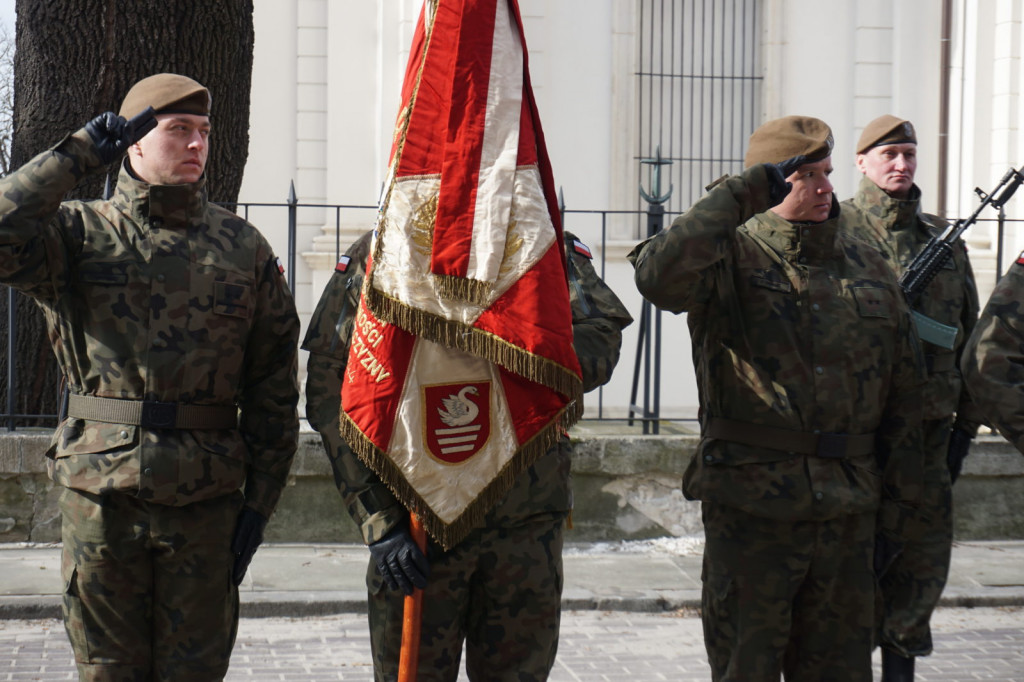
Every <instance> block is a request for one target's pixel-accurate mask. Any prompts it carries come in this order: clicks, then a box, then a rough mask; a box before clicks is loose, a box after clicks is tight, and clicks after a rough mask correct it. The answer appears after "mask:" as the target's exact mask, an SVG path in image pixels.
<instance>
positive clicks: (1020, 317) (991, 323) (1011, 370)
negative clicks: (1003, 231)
mask: <svg viewBox="0 0 1024 682" xmlns="http://www.w3.org/2000/svg"><path fill="white" fill-rule="evenodd" d="M1022 302H1024V253H1021V254H1020V256H1018V257H1017V260H1016V261H1015V262H1014V264H1013V265H1011V266H1010V269H1009V270H1007V271H1006V274H1004V275H1003V276H1002V278H1001V279H1000V280H999V282H998V283H997V284H996V287H995V289H993V290H992V295H991V296H990V297H989V299H988V303H986V304H985V309H984V310H982V311H981V317H980V319H979V320H978V324H977V325H975V327H974V331H973V332H972V333H971V336H970V338H968V340H967V343H966V345H965V346H964V350H963V355H962V357H961V360H960V368H961V369H962V370H963V376H964V383H965V384H966V385H967V389H968V390H969V391H970V393H971V396H972V397H973V398H974V404H975V405H976V406H977V408H978V409H979V410H981V412H982V413H983V414H984V415H985V417H986V419H987V421H988V422H989V423H991V424H992V426H994V427H995V428H997V429H999V433H1000V434H1002V436H1003V437H1004V438H1006V440H1008V441H1010V443H1012V444H1013V446H1014V447H1015V448H1017V449H1018V450H1019V451H1020V452H1021V453H1022V454H1024V409H1022V408H1021V406H1022V405H1024V312H1022V307H1024V303H1022Z"/></svg>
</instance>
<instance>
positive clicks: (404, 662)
mask: <svg viewBox="0 0 1024 682" xmlns="http://www.w3.org/2000/svg"><path fill="white" fill-rule="evenodd" d="M409 534H410V535H412V539H413V541H414V542H415V543H416V546H417V547H419V548H420V551H421V552H423V554H424V555H426V553H427V532H426V530H424V528H423V523H422V522H421V521H420V517H418V516H416V514H413V513H411V512H410V513H409ZM422 622H423V590H421V589H419V588H417V587H414V588H413V590H412V594H410V595H408V596H406V598H405V613H404V614H403V616H402V650H401V652H400V654H399V657H398V682H415V680H416V665H417V663H419V658H420V625H421V624H422Z"/></svg>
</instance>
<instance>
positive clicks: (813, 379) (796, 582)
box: [629, 116, 924, 682]
mask: <svg viewBox="0 0 1024 682" xmlns="http://www.w3.org/2000/svg"><path fill="white" fill-rule="evenodd" d="M832 147H833V138H832V131H831V129H830V128H829V127H828V125H826V124H825V123H824V122H823V121H821V120H819V119H816V118H811V117H806V116H787V117H785V118H780V119H775V120H772V121H768V122H767V123H765V124H764V125H762V126H761V127H759V128H758V129H757V130H755V131H754V133H753V134H752V135H751V137H750V141H749V147H748V150H747V154H746V159H745V165H746V170H744V171H743V172H742V173H741V174H739V175H734V176H730V177H728V178H726V179H724V180H723V181H722V182H720V183H718V184H717V185H716V186H715V187H713V188H712V189H711V190H710V191H709V192H708V193H707V194H706V195H704V196H703V197H702V198H701V199H699V200H698V201H697V202H696V203H695V204H694V205H693V206H692V207H691V208H690V209H689V210H687V211H686V212H685V213H684V214H683V215H681V216H680V217H679V218H677V219H676V220H675V221H674V222H673V223H672V225H671V227H669V228H668V229H666V230H663V231H662V232H660V233H659V234H657V235H655V236H653V237H651V238H650V239H648V240H646V241H644V242H642V243H641V244H639V245H638V246H637V247H636V248H635V249H634V250H633V251H632V253H631V254H630V255H629V258H630V260H631V261H632V262H633V264H634V267H635V268H636V273H635V277H636V284H637V287H638V288H639V290H640V293H641V294H643V296H644V297H645V298H646V299H647V300H649V301H651V302H652V303H653V304H654V305H656V306H658V307H659V308H663V309H665V310H669V311H671V312H674V313H681V312H686V313H687V314H688V317H687V323H688V325H689V328H690V335H691V337H692V341H693V349H694V350H693V360H694V364H695V367H696V374H697V382H698V388H699V396H700V408H701V409H700V425H701V440H700V444H699V447H698V450H697V453H696V455H695V456H694V458H693V460H692V461H691V462H690V464H689V466H688V468H687V470H686V472H685V474H684V477H683V491H684V494H685V495H686V497H687V498H688V499H697V500H701V502H702V506H701V509H702V514H703V521H704V534H705V550H704V568H703V594H702V607H703V608H702V618H703V621H704V640H705V646H706V648H707V652H708V660H709V663H710V665H711V673H712V679H714V680H743V681H744V682H751V681H754V682H757V681H760V680H765V681H767V680H773V681H774V680H778V679H780V675H783V674H784V675H785V678H786V679H787V680H806V681H808V682H809V681H811V680H815V681H820V680H848V681H864V682H868V681H870V680H871V649H872V634H873V633H872V615H873V609H872V607H871V604H872V600H873V596H874V575H873V562H872V560H873V548H874V545H875V536H876V517H879V518H880V519H881V524H880V526H879V528H878V531H879V533H880V535H879V537H880V539H881V541H882V542H883V543H897V542H898V541H899V540H900V538H901V536H902V534H903V532H904V529H903V522H904V520H905V518H906V516H907V514H908V512H909V507H910V506H911V505H912V504H913V503H914V501H915V500H916V497H917V494H918V481H919V478H920V472H921V468H920V467H921V461H920V460H921V450H920V446H921V444H920V420H921V408H920V398H921V391H922V388H923V383H924V372H923V366H922V361H921V359H920V349H919V347H918V343H919V342H918V341H917V338H916V336H915V335H914V334H913V330H912V328H911V322H910V317H909V314H908V310H907V306H906V303H905V302H904V300H903V295H902V293H901V292H900V289H899V287H898V285H897V283H896V279H895V277H894V276H893V274H892V272H891V270H890V268H889V267H888V266H887V264H886V262H885V261H884V259H882V257H881V256H879V255H878V254H877V253H876V252H875V251H874V250H873V249H871V248H870V247H869V246H868V245H867V244H865V243H863V242H860V241H858V240H855V239H853V238H852V237H850V236H849V234H848V233H847V232H846V231H845V230H844V229H842V226H841V223H842V220H843V217H844V214H845V211H843V210H841V209H840V206H839V203H838V202H837V201H836V199H835V197H834V194H833V187H832V184H831V182H830V181H829V175H830V174H831V172H832V158H831V156H832Z"/></svg>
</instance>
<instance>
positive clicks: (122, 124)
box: [85, 111, 132, 165]
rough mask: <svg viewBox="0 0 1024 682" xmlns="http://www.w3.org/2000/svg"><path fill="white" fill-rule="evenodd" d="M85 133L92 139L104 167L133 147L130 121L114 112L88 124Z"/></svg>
mask: <svg viewBox="0 0 1024 682" xmlns="http://www.w3.org/2000/svg"><path fill="white" fill-rule="evenodd" d="M85 132H87V133H89V137H91V138H92V142H93V144H94V145H96V153H97V154H98V155H99V157H100V160H101V161H102V162H103V163H104V165H106V164H108V163H110V162H111V161H114V160H115V159H117V158H118V157H119V156H121V154H123V153H124V150H126V149H128V147H129V146H130V145H131V137H132V136H131V131H130V130H129V129H128V121H126V120H125V119H124V117H123V116H118V115H117V114H115V113H114V112H112V111H107V112H105V113H102V114H100V115H99V116H97V117H96V118H94V119H92V120H91V121H89V122H88V123H86V124H85Z"/></svg>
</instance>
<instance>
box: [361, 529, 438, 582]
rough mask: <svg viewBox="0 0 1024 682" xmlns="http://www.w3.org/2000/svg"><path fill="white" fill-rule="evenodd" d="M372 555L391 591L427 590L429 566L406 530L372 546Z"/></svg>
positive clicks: (388, 535) (399, 530)
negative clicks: (414, 587) (414, 588)
mask: <svg viewBox="0 0 1024 682" xmlns="http://www.w3.org/2000/svg"><path fill="white" fill-rule="evenodd" d="M370 554H371V555H372V556H373V560H374V561H375V562H376V563H377V570H378V571H380V574H381V576H382V577H383V578H384V582H386V583H387V584H388V587H390V588H391V589H392V590H398V589H400V590H402V592H404V593H405V594H412V588H413V586H416V587H418V588H420V589H421V590H422V589H423V588H424V587H426V586H427V576H429V575H430V564H429V563H428V562H427V557H426V556H424V555H423V552H422V551H420V548H419V547H417V546H416V542H415V541H414V540H413V539H412V536H411V535H409V531H408V530H407V529H406V528H405V527H404V526H396V527H395V528H392V529H391V530H390V531H389V532H388V534H387V535H385V536H384V537H382V538H381V539H380V540H377V542H374V543H372V544H371V545H370Z"/></svg>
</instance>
